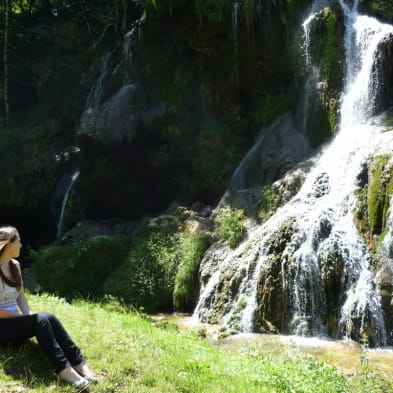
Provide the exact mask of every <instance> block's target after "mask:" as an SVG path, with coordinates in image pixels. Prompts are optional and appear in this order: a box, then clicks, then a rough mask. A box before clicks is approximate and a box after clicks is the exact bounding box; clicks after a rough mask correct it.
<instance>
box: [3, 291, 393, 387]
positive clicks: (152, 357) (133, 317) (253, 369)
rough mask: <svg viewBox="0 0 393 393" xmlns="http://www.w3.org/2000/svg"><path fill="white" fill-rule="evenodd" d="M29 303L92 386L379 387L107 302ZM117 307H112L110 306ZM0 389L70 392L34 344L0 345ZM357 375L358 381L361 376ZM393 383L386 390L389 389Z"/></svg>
mask: <svg viewBox="0 0 393 393" xmlns="http://www.w3.org/2000/svg"><path fill="white" fill-rule="evenodd" d="M29 299H30V303H31V306H32V309H33V311H49V312H53V313H54V314H56V315H57V316H58V317H59V318H60V319H61V320H62V322H63V324H64V325H65V327H66V328H67V330H68V331H69V333H70V335H71V336H72V337H73V338H74V340H75V341H76V343H77V344H78V345H79V346H80V347H81V349H82V351H83V352H84V355H85V357H86V359H87V361H88V362H89V363H90V364H91V365H92V367H93V368H94V369H95V370H96V372H97V374H98V375H99V376H100V377H102V380H101V381H100V383H98V384H97V385H94V386H92V387H90V391H91V392H102V393H104V392H105V393H110V392H138V393H172V392H173V393H175V392H176V393H205V392H206V393H208V392H209V393H219V392H220V393H221V392H222V393H224V392H225V393H231V392H238V393H247V392H255V393H256V392H258V393H267V392H269V393H274V392H275V393H281V392H288V393H333V392H334V393H339V392H340V393H346V392H348V393H355V392H356V393H360V392H367V393H373V392H384V393H386V392H388V391H389V390H386V386H385V387H384V388H383V389H385V390H382V388H381V389H380V390H378V387H377V385H376V383H374V380H373V378H372V376H368V377H367V379H364V380H362V381H359V380H358V381H357V382H356V386H354V387H352V381H350V380H349V379H347V378H346V377H345V376H343V375H342V374H340V373H339V372H338V371H336V370H335V369H334V368H333V367H331V366H329V365H327V364H325V363H321V362H317V361H315V360H314V359H312V358H310V357H298V356H287V355H285V354H277V355H275V354H267V353H263V352H261V351H260V350H257V349H256V348H254V347H249V348H247V349H242V350H239V351H231V352H228V351H225V350H223V349H220V348H218V347H216V346H214V345H212V344H209V343H207V342H206V341H204V340H203V339H201V338H198V337H197V336H196V335H195V334H193V333H179V332H178V331H177V329H176V328H175V327H174V325H171V324H169V325H164V326H166V327H165V328H164V327H160V326H159V325H157V326H156V325H154V324H153V323H152V322H151V321H150V320H149V319H148V318H146V317H144V316H143V315H138V314H134V313H129V312H124V311H123V312H122V311H121V307H120V306H119V305H117V304H116V303H115V302H112V303H110V302H109V303H108V302H106V303H88V302H85V301H76V302H74V303H73V304H68V303H66V302H65V301H64V300H62V299H58V298H55V297H52V296H49V295H41V296H29ZM117 308H118V309H119V310H116V309H117ZM0 363H1V369H0V391H1V392H2V393H8V392H33V393H36V392H60V393H61V392H71V391H74V389H73V388H72V387H69V386H67V385H65V384H64V383H62V382H60V381H58V380H57V379H56V376H55V375H54V374H53V372H52V371H51V369H50V365H49V363H48V361H47V360H46V358H45V357H44V356H43V355H42V353H41V351H40V349H39V348H38V346H37V345H36V344H35V343H34V342H33V343H27V344H25V345H24V346H23V347H21V348H19V349H11V348H2V349H1V351H0ZM360 382H361V383H360ZM391 391H393V390H391Z"/></svg>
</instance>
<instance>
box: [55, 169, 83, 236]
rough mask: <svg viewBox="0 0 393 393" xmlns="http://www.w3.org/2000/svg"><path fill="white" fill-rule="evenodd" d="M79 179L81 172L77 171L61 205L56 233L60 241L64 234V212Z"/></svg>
mask: <svg viewBox="0 0 393 393" xmlns="http://www.w3.org/2000/svg"><path fill="white" fill-rule="evenodd" d="M78 177H79V171H76V172H75V173H74V174H73V175H72V176H71V179H70V184H69V185H68V187H67V190H66V192H65V194H64V197H63V201H62V203H61V208H60V215H59V221H58V223H57V231H56V237H57V238H58V239H59V238H60V236H61V235H62V234H63V225H64V222H63V221H64V211H65V208H66V206H67V202H68V197H69V195H70V192H71V190H72V186H73V185H74V183H75V181H76V179H78Z"/></svg>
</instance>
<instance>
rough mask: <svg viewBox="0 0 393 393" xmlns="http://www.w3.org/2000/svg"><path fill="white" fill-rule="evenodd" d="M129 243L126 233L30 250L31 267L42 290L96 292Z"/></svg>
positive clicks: (64, 293) (69, 293)
mask: <svg viewBox="0 0 393 393" xmlns="http://www.w3.org/2000/svg"><path fill="white" fill-rule="evenodd" d="M130 242H131V240H130V236H128V235H114V236H111V237H102V238H97V239H88V240H83V241H77V242H75V243H72V244H67V245H53V246H49V247H45V248H42V249H41V250H39V251H34V250H33V251H31V253H30V255H31V257H32V258H33V260H34V263H33V265H32V267H31V268H30V269H31V270H32V271H33V272H34V273H35V274H36V275H37V277H38V279H39V282H40V284H41V286H42V289H43V290H44V291H48V292H52V293H55V294H58V295H60V296H64V297H66V298H72V297H74V296H77V295H89V294H96V293H98V292H99V289H100V288H101V286H102V285H103V284H104V282H105V281H106V280H107V278H108V276H109V275H110V274H111V273H112V272H113V271H114V270H115V269H116V268H117V267H118V266H119V265H120V264H121V263H122V262H123V261H124V259H125V258H126V256H127V253H128V251H129V248H130Z"/></svg>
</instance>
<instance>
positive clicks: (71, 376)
mask: <svg viewBox="0 0 393 393" xmlns="http://www.w3.org/2000/svg"><path fill="white" fill-rule="evenodd" d="M57 375H58V377H59V378H60V379H61V380H62V381H65V382H68V383H70V384H71V385H74V386H76V387H78V388H85V387H87V385H89V381H88V380H87V379H86V378H83V377H82V376H80V375H79V374H78V373H77V372H76V371H75V370H74V369H73V368H72V367H66V368H65V369H64V370H61V371H60V372H59V374H57Z"/></svg>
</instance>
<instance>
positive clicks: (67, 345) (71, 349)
mask: <svg viewBox="0 0 393 393" xmlns="http://www.w3.org/2000/svg"><path fill="white" fill-rule="evenodd" d="M38 322H39V324H40V325H43V326H46V325H49V326H50V327H51V329H52V331H53V336H54V338H55V341H56V342H57V344H58V345H59V347H60V348H61V350H62V351H63V353H64V354H65V356H66V357H67V360H68V362H69V363H71V365H73V366H74V365H77V364H80V363H82V362H83V361H84V359H83V356H82V352H81V350H80V349H79V348H78V347H77V346H76V344H75V343H74V342H73V341H72V339H71V337H70V336H69V335H68V333H67V331H66V330H65V328H64V327H63V325H62V324H61V322H60V321H59V320H58V318H57V317H56V316H55V315H53V314H50V313H39V314H38Z"/></svg>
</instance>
